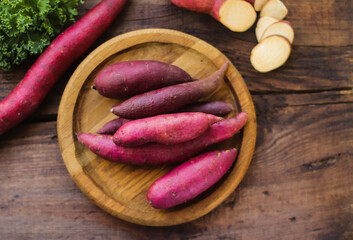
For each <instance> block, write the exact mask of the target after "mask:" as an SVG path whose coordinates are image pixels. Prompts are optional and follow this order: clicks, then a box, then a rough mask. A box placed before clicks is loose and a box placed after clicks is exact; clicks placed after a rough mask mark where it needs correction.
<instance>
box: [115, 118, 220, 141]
mask: <svg viewBox="0 0 353 240" xmlns="http://www.w3.org/2000/svg"><path fill="white" fill-rule="evenodd" d="M220 120H222V118H221V117H217V116H214V115H211V114H206V113H173V114H163V115H158V116H154V117H149V118H142V119H138V120H134V121H131V122H128V123H126V124H124V126H122V127H120V128H119V129H118V131H116V133H115V134H114V138H113V140H114V143H115V144H117V145H119V146H122V147H135V146H138V145H142V144H145V143H148V142H154V143H161V144H178V143H182V142H187V141H190V140H192V139H194V138H197V137H199V136H200V135H202V134H203V133H204V132H205V131H206V130H207V129H208V128H209V126H210V125H212V124H213V123H216V122H219V121H220Z"/></svg>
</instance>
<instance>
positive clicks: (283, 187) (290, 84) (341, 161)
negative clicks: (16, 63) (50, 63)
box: [0, 0, 353, 240]
mask: <svg viewBox="0 0 353 240" xmlns="http://www.w3.org/2000/svg"><path fill="white" fill-rule="evenodd" d="M98 1H99V0H86V1H85V4H84V5H83V6H82V7H81V8H80V10H79V15H80V16H82V15H83V14H84V13H85V12H87V11H88V10H89V9H90V8H92V7H93V6H94V5H95V4H96V3H98ZM283 1H284V2H285V4H286V5H287V6H288V9H289V15H288V18H287V19H288V20H290V21H291V22H292V25H293V27H294V29H295V34H296V36H295V40H294V48H293V52H292V55H291V57H290V59H289V61H288V62H287V63H286V64H285V66H284V67H283V68H280V69H278V70H276V71H274V72H271V73H268V74H259V73H256V72H255V70H253V69H252V67H251V65H250V62H249V55H250V50H251V49H252V48H253V46H255V44H256V39H255V34H254V28H252V29H250V30H249V31H247V32H245V33H233V32H231V31H229V30H227V29H226V28H225V27H224V26H222V24H220V23H218V22H217V21H215V20H214V19H212V17H209V16H207V15H204V14H199V13H193V12H190V11H187V10H184V9H180V8H177V7H176V6H174V5H173V4H171V3H170V1H169V0H131V1H129V4H128V5H127V7H126V8H125V10H124V12H123V13H122V15H121V16H119V17H118V18H117V20H116V21H115V22H114V24H113V25H112V27H111V28H109V30H108V31H107V33H106V34H105V35H104V36H102V37H101V38H100V39H99V40H98V42H97V43H96V44H95V46H94V47H92V50H93V49H94V48H96V47H97V46H99V45H100V44H101V43H103V42H105V41H107V40H109V39H110V38H112V37H115V36H116V35H118V34H121V33H125V32H127V31H131V30H136V29H141V28H150V27H163V28H170V29H175V30H180V31H183V32H186V33H189V34H192V35H194V36H196V37H199V38H201V39H203V40H205V41H207V42H209V43H211V44H212V45H214V46H215V47H216V48H218V49H220V50H221V51H222V52H223V53H224V54H225V55H227V56H228V57H229V59H230V60H231V61H232V63H233V64H234V65H235V66H236V67H237V69H238V70H239V71H240V73H241V74H242V76H243V77H244V80H245V81H246V83H247V85H248V87H249V89H250V91H251V93H252V96H253V100H254V103H255V107H256V111H257V120H258V139H257V146H259V147H258V148H256V149H255V154H254V158H253V161H252V163H251V165H250V168H249V170H248V172H247V175H246V176H245V178H244V180H243V181H242V183H241V184H240V185H239V187H238V188H237V189H236V190H235V192H234V193H232V194H231V195H230V196H229V197H228V198H227V199H226V201H225V202H224V203H223V204H221V205H220V206H219V207H218V208H216V209H215V210H214V211H212V212H211V213H209V214H207V215H206V216H204V217H202V218H200V219H198V220H195V221H193V222H190V223H187V224H182V225H179V226H175V227H163V228H157V227H154V228H149V227H142V226H138V225H134V224H130V223H127V222H125V221H123V220H119V219H117V218H115V217H112V216H110V215H109V214H107V213H106V212H104V211H102V210H101V209H100V208H98V207H96V206H95V205H94V204H93V203H92V202H91V201H89V200H88V199H87V198H86V197H85V196H84V195H83V194H82V193H81V191H80V190H79V189H78V188H77V186H76V184H75V183H74V181H73V180H72V179H71V178H70V175H69V174H68V172H67V170H66V168H65V165H64V163H63V160H62V157H61V155H60V150H59V146H58V142H57V139H56V122H55V120H56V113H57V110H58V106H59V101H60V96H61V95H62V92H63V89H64V87H65V85H66V83H67V81H68V80H69V78H70V76H71V75H72V73H73V71H74V69H75V68H76V67H77V65H78V63H79V62H81V61H82V60H83V58H81V59H80V60H79V61H78V62H77V63H76V64H75V66H73V67H72V68H71V69H70V70H69V71H68V72H67V73H66V74H65V77H63V78H62V79H61V80H60V83H59V84H58V85H57V86H56V88H55V89H54V90H53V91H52V92H51V94H50V96H49V97H48V98H47V99H46V101H45V103H44V104H43V105H42V106H41V107H40V109H38V112H37V115H36V116H35V117H32V119H31V120H29V121H27V123H23V124H22V125H20V126H19V127H18V128H16V129H13V130H11V131H9V132H8V133H6V134H5V135H3V136H1V137H0V179H1V184H0V236H1V239H15V240H17V239H19V240H23V239H45V240H46V239H70V240H71V239H73V240H75V239H79V240H81V239H95V240H98V239H99V240H100V239H104V240H106V239H108V240H109V239H212V240H213V239H238V240H239V239H240V240H241V239H244V240H245V239H261V240H267V239H269V240H270V239H271V240H272V239H293V240H294V239H295V240H296V239H318V240H336V239H340V240H341V239H349V240H350V239H353V228H352V226H353V207H352V204H353V201H352V199H353V192H352V191H353V190H352V185H353V182H352V172H353V167H352V159H353V155H352V139H353V136H352V131H353V123H352V118H353V112H352V109H353V103H352V94H353V92H352V88H353V72H352V69H353V61H352V59H353V51H352V41H351V39H352V37H351V36H352V27H351V26H352V25H353V24H352V23H353V20H352V14H351V12H352V11H353V8H352V1H350V0H342V1H339V0H323V1H317V0H297V1H289V0H283ZM33 61H34V58H32V59H30V60H29V61H27V62H26V64H24V65H21V66H20V67H18V68H16V69H15V70H13V71H11V72H9V73H4V72H0V98H3V97H5V96H6V95H7V94H8V93H9V92H10V91H11V89H12V88H13V87H14V86H15V85H16V84H17V83H18V82H19V81H20V80H21V78H22V76H23V75H24V73H25V72H26V71H27V70H28V69H29V67H30V65H31V63H32V62H33ZM29 122H33V123H29ZM292 135H293V136H292Z"/></svg>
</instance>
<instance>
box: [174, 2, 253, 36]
mask: <svg viewBox="0 0 353 240" xmlns="http://www.w3.org/2000/svg"><path fill="white" fill-rule="evenodd" d="M171 1H172V2H173V3H174V4H175V5H177V6H179V7H182V8H186V9H189V10H191V11H196V12H202V13H206V14H209V15H211V16H213V17H214V18H215V19H216V20H218V21H219V22H221V23H222V24H223V25H224V26H226V27H227V28H229V29H230V30H232V31H235V32H244V31H246V30H248V29H249V28H250V27H251V26H252V25H253V24H254V23H255V21H256V11H255V9H254V7H253V6H252V4H251V3H249V2H248V1H243V0H205V1H200V0H171Z"/></svg>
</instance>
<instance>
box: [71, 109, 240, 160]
mask: <svg viewBox="0 0 353 240" xmlns="http://www.w3.org/2000/svg"><path fill="white" fill-rule="evenodd" d="M246 120H247V113H244V112H242V113H239V114H238V115H237V116H236V117H235V118H229V119H224V120H221V121H219V122H217V123H214V124H212V125H211V126H210V127H209V128H208V129H207V130H206V132H205V133H204V134H202V135H201V136H200V137H198V138H195V139H193V140H191V141H189V142H185V143H179V144H176V145H164V144H159V143H148V144H145V145H142V146H138V147H135V148H129V147H120V146H117V145H116V144H115V143H114V142H113V136H108V135H95V134H91V133H79V134H78V135H77V138H78V140H79V141H80V142H81V143H82V144H83V145H85V146H87V147H88V148H89V149H90V150H91V151H92V152H94V153H95V154H97V155H98V156H100V157H102V158H104V159H107V160H110V161H114V162H122V163H129V164H134V165H143V164H151V165H155V164H163V163H176V162H182V161H184V160H186V159H188V158H190V157H192V156H194V155H195V154H197V153H198V152H200V151H202V150H204V149H206V148H207V147H208V146H211V145H213V144H216V143H219V142H222V141H224V140H226V139H228V138H231V137H232V136H233V135H234V134H235V133H237V132H238V131H239V130H240V129H241V128H242V127H243V126H244V125H245V123H246Z"/></svg>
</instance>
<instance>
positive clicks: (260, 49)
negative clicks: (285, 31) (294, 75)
mask: <svg viewBox="0 0 353 240" xmlns="http://www.w3.org/2000/svg"><path fill="white" fill-rule="evenodd" d="M290 53H291V44H290V43H289V41H288V40H287V39H286V38H285V37H282V36H280V35H272V36H269V37H267V38H265V39H263V40H262V41H261V42H259V43H258V44H257V45H256V46H255V47H254V48H253V50H252V51H251V55H250V62H251V64H252V66H253V67H254V68H255V69H256V70H257V71H259V72H269V71H272V70H274V69H276V68H279V67H280V66H282V65H283V64H284V63H285V62H286V61H287V59H288V57H289V55H290Z"/></svg>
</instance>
